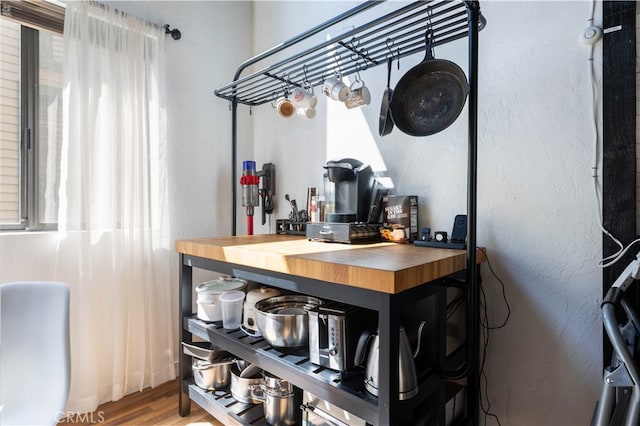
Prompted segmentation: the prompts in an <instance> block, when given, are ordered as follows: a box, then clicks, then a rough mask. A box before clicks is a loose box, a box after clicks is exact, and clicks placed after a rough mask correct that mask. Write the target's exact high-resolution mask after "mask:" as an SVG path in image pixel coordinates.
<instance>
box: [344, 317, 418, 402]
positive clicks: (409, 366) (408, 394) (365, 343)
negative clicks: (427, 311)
mask: <svg viewBox="0 0 640 426" xmlns="http://www.w3.org/2000/svg"><path fill="white" fill-rule="evenodd" d="M424 324H425V322H424V321H423V322H422V323H421V324H420V327H419V328H418V344H417V345H416V351H415V353H413V354H412V353H411V347H410V346H409V339H407V333H406V332H405V330H404V327H400V334H399V336H398V341H399V344H400V349H399V354H398V355H399V356H398V399H400V400H401V401H403V400H406V399H411V398H413V397H414V396H416V395H417V394H418V376H417V374H416V365H415V363H414V362H413V359H414V358H415V357H416V356H417V355H418V353H419V352H420V338H421V337H422V328H423V326H424ZM370 342H371V345H370V344H369V343H370ZM367 347H369V355H368V356H367V365H366V369H365V379H364V387H365V389H366V390H367V391H368V392H369V393H371V394H373V395H375V396H378V388H379V386H380V384H379V383H378V370H379V366H380V362H379V357H380V339H379V336H378V332H377V331H376V332H374V331H372V330H366V331H364V332H363V333H362V334H361V335H360V339H359V340H358V345H357V347H356V355H355V360H354V362H355V364H356V365H360V366H361V365H362V364H363V362H364V353H365V351H366V349H367Z"/></svg>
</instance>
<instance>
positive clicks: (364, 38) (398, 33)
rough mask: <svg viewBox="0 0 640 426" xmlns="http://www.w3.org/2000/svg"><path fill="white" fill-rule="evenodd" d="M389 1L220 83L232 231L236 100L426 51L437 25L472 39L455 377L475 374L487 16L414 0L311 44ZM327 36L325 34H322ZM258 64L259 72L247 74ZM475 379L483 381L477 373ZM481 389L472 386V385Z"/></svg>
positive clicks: (456, 5) (262, 100) (461, 1)
mask: <svg viewBox="0 0 640 426" xmlns="http://www.w3.org/2000/svg"><path fill="white" fill-rule="evenodd" d="M385 1H386V0H368V1H365V2H363V3H362V4H360V5H358V6H356V7H354V8H352V9H350V10H348V11H346V12H344V13H342V14H340V15H337V16H335V17H334V18H332V19H330V20H328V21H325V22H324V23H322V24H319V25H317V26H315V27H313V28H311V29H309V30H307V31H305V32H303V33H301V34H299V35H297V36H296V37H293V38H291V39H289V40H287V41H285V42H283V43H281V44H279V45H277V46H274V47H273V48H271V49H269V50H266V51H265V52H263V53H260V54H258V55H256V56H254V57H252V58H250V59H248V60H246V61H245V62H243V63H242V64H240V65H239V67H238V68H237V70H236V73H235V75H234V78H233V81H232V82H231V83H229V84H227V85H225V86H222V87H219V88H218V89H216V90H215V94H216V96H218V97H220V98H223V99H227V100H228V101H229V102H230V108H231V113H232V119H231V120H232V124H231V125H232V129H231V130H232V153H231V155H232V179H231V185H232V188H231V192H232V196H231V198H232V199H231V209H232V216H231V217H232V235H234V236H235V235H236V222H237V217H236V216H237V205H236V201H237V185H238V159H237V144H238V140H237V134H238V112H237V109H238V105H239V104H243V105H249V106H257V105H263V104H266V103H270V102H272V101H275V100H276V99H278V98H280V97H282V96H285V95H286V94H287V93H288V92H289V91H290V90H291V89H293V88H295V87H307V88H314V87H317V86H320V85H322V83H323V82H324V80H325V79H327V78H328V77H331V76H334V75H337V76H348V75H351V74H356V73H358V72H360V71H364V70H366V69H369V68H371V67H375V66H378V65H380V64H385V63H386V61H387V59H388V58H389V57H390V56H391V57H393V59H394V60H398V59H401V58H403V57H406V56H410V55H414V54H416V53H422V52H424V51H425V33H426V31H427V30H430V31H431V32H432V45H433V46H439V45H443V44H446V43H450V42H452V41H455V40H459V39H463V38H465V37H466V38H467V40H468V54H469V56H468V58H469V63H468V69H467V77H468V79H469V86H470V90H469V95H468V123H469V126H468V127H469V128H468V144H469V146H468V163H467V259H466V283H467V321H468V324H467V343H466V349H467V355H466V363H465V365H464V366H463V367H461V368H460V369H459V370H457V371H452V372H448V376H449V377H463V376H466V375H467V374H469V373H470V372H472V371H473V374H475V375H477V361H478V354H477V348H478V334H479V325H478V324H479V322H478V320H479V315H478V303H479V297H478V294H479V275H478V268H477V267H476V265H477V256H476V254H477V241H476V216H477V135H478V132H477V93H478V90H477V83H478V32H479V31H480V30H481V29H482V28H483V27H484V26H485V24H486V21H485V18H484V17H483V16H482V14H481V12H480V4H479V1H478V0H468V1H466V0H428V1H415V2H412V3H409V4H406V5H403V6H402V7H399V8H398V9H396V10H394V11H392V12H389V13H387V14H385V15H383V16H379V17H377V18H374V19H371V20H369V21H368V22H366V23H365V24H362V25H359V26H355V27H353V28H352V29H350V30H347V31H345V32H342V33H340V34H339V35H337V36H333V34H332V37H331V39H329V40H324V39H320V38H319V37H316V38H315V40H316V44H315V45H312V46H311V47H307V41H313V37H314V36H318V35H320V36H324V35H325V34H326V31H327V30H333V31H336V32H338V26H337V25H338V24H342V26H341V28H342V31H344V28H345V26H346V24H348V23H349V19H351V18H354V17H358V18H359V20H360V22H362V20H363V18H364V16H365V15H364V13H365V12H366V11H368V10H369V9H371V8H373V7H376V6H379V5H381V4H383V3H384V2H385ZM317 40H321V41H317ZM249 67H252V69H254V70H255V71H253V72H251V73H250V74H247V75H245V76H242V73H243V72H244V71H245V70H247V69H248V68H249ZM474 382H475V383H476V384H477V377H476V380H474ZM474 391H475V389H473V390H471V392H474Z"/></svg>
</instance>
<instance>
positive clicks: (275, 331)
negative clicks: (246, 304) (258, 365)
mask: <svg viewBox="0 0 640 426" xmlns="http://www.w3.org/2000/svg"><path fill="white" fill-rule="evenodd" d="M322 303H323V302H322V300H320V299H318V298H316V297H311V296H301V295H284V296H275V297H270V298H268V299H263V300H260V301H259V302H256V305H255V309H256V311H255V312H256V322H257V325H258V330H260V333H261V334H262V337H264V339H265V340H266V341H267V342H269V343H270V344H271V346H275V347H279V348H302V347H305V346H307V345H308V342H309V320H308V317H307V311H309V310H311V309H314V308H316V307H318V306H320V305H322Z"/></svg>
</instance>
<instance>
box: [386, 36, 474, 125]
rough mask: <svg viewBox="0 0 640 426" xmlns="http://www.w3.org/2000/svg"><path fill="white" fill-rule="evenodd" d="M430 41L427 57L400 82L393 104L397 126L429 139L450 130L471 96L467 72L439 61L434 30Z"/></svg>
mask: <svg viewBox="0 0 640 426" xmlns="http://www.w3.org/2000/svg"><path fill="white" fill-rule="evenodd" d="M426 39H427V43H426V44H427V54H426V57H425V58H424V60H423V61H422V62H421V63H419V64H418V65H415V66H414V67H413V68H411V69H410V70H409V71H408V72H407V73H406V74H405V75H403V76H402V78H401V79H400V81H398V84H397V85H396V88H395V90H394V91H393V98H391V102H390V105H389V107H390V109H391V116H392V118H393V123H394V124H395V126H396V127H397V128H398V129H400V130H401V131H402V132H404V133H406V134H408V135H411V136H428V135H432V134H434V133H438V132H440V131H442V130H444V129H446V128H447V127H449V126H450V125H451V124H452V123H453V122H454V121H455V120H456V118H458V116H459V115H460V112H461V111H462V108H463V107H464V103H465V101H466V99H467V94H468V93H469V84H468V83H467V77H466V76H465V74H464V71H462V69H461V68H460V67H459V66H458V65H456V64H455V63H453V62H451V61H447V60H444V59H435V58H434V57H433V52H432V51H431V32H430V31H427V34H426Z"/></svg>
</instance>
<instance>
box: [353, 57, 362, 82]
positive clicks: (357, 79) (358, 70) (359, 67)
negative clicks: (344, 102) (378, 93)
mask: <svg viewBox="0 0 640 426" xmlns="http://www.w3.org/2000/svg"><path fill="white" fill-rule="evenodd" d="M361 69H362V67H361V66H360V62H356V80H355V81H354V83H360V82H361V81H362V78H361V77H360V70H361Z"/></svg>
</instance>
